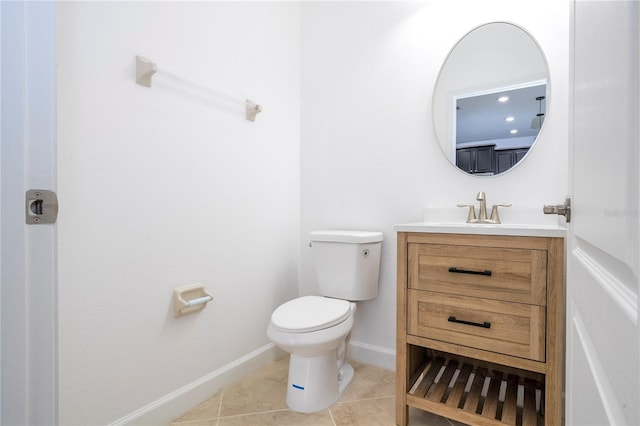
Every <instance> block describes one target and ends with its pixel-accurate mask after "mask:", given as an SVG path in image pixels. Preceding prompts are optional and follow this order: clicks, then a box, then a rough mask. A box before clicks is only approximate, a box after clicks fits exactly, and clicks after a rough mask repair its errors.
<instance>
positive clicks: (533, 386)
mask: <svg viewBox="0 0 640 426" xmlns="http://www.w3.org/2000/svg"><path fill="white" fill-rule="evenodd" d="M407 403H408V404H409V405H413V406H416V407H418V408H421V409H424V410H428V411H431V412H434V413H436V414H439V415H442V416H445V417H448V418H451V419H454V420H458V421H461V422H463V423H469V424H477V425H504V424H507V425H516V426H538V425H542V424H544V419H543V416H542V413H544V384H543V383H541V382H540V381H538V380H535V379H533V378H531V377H529V376H528V375H527V374H518V371H517V370H514V369H512V368H506V367H505V368H501V366H500V365H497V364H495V365H494V364H490V365H488V364H487V363H476V362H474V361H473V360H471V359H466V358H465V359H460V358H458V357H448V356H447V354H444V353H437V354H432V356H430V357H428V358H427V359H426V360H425V361H424V362H423V363H422V365H421V366H420V367H419V368H418V369H417V371H416V372H415V373H414V374H413V377H412V378H411V381H410V386H409V392H408V393H407Z"/></svg>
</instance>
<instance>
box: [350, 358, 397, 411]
mask: <svg viewBox="0 0 640 426" xmlns="http://www.w3.org/2000/svg"><path fill="white" fill-rule="evenodd" d="M349 363H350V364H351V365H352V366H353V368H354V370H355V376H354V378H353V381H352V382H351V384H350V385H349V387H348V388H347V390H346V391H345V393H344V394H343V395H342V397H340V401H339V402H346V401H356V400H359V399H370V398H379V397H382V396H392V395H395V393H396V392H395V391H396V378H395V373H394V372H393V371H389V370H384V369H382V368H378V367H373V366H370V365H366V364H361V363H358V362H352V361H349Z"/></svg>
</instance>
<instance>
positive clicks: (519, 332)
mask: <svg viewBox="0 0 640 426" xmlns="http://www.w3.org/2000/svg"><path fill="white" fill-rule="evenodd" d="M397 279H398V283H397V284H398V289H397V291H398V294H397V303H398V306H397V320H398V323H397V352H396V356H397V369H396V375H397V377H396V386H397V391H396V409H397V412H396V422H397V424H398V425H401V426H405V425H406V424H407V421H408V407H409V406H413V407H417V408H419V409H422V410H426V411H430V412H433V413H436V414H438V415H441V416H444V417H448V418H451V419H454V420H457V421H460V422H462V423H466V424H471V425H504V424H510V425H525V426H526V425H540V424H545V425H549V426H550V425H553V426H557V425H561V424H562V423H563V406H564V404H563V396H562V390H563V377H564V315H565V310H564V303H565V297H564V292H565V290H564V238H560V237H538V236H536V237H530V236H504V235H468V234H452V233H422V232H398V278H397Z"/></svg>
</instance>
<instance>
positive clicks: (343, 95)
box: [301, 0, 569, 352]
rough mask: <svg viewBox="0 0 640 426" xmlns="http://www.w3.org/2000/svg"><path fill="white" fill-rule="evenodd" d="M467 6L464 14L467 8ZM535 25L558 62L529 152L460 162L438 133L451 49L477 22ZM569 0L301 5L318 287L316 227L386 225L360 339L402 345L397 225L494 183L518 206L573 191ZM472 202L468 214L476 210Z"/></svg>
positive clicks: (305, 161) (305, 281)
mask: <svg viewBox="0 0 640 426" xmlns="http://www.w3.org/2000/svg"><path fill="white" fill-rule="evenodd" d="M463 10H464V13H461V11H463ZM491 21H509V22H513V23H516V24H518V25H520V26H522V27H524V28H526V29H527V30H528V31H529V32H530V33H531V34H532V35H533V37H535V38H536V39H537V41H538V43H539V44H540V46H541V48H542V49H543V51H544V53H545V55H546V58H547V61H548V63H549V69H550V76H551V82H550V85H551V87H550V91H551V96H550V99H549V104H548V117H547V120H546V122H545V126H544V128H543V130H542V132H541V134H540V136H539V139H538V143H537V144H536V145H535V146H534V148H533V149H532V151H531V153H530V154H529V156H528V157H527V159H526V161H525V162H524V163H523V164H521V165H520V166H518V167H516V168H515V169H513V170H512V171H510V172H509V173H506V174H504V175H501V176H497V177H485V178H480V177H472V176H469V175H466V174H463V173H462V172H460V171H458V170H457V169H454V167H452V166H451V164H449V162H448V161H447V160H446V159H445V156H444V155H443V153H442V152H441V150H440V146H439V144H438V143H437V140H436V138H435V133H434V129H433V125H432V120H431V96H432V92H433V87H434V84H435V81H436V79H437V75H438V71H439V69H440V65H441V64H442V62H443V61H444V59H445V58H446V56H447V54H448V52H449V49H450V48H451V47H453V46H454V45H455V43H456V42H457V41H458V40H459V39H460V38H461V37H462V36H464V35H465V34H466V33H467V32H468V31H469V30H471V29H472V28H474V27H476V26H478V25H480V24H483V23H486V22H491ZM568 38H569V3H565V2H562V1H542V2H540V1H518V2H513V1H495V0H492V1H483V2H477V1H472V0H469V1H454V2H450V1H431V2H349V3H344V2H316V3H303V6H302V46H303V53H302V157H301V158H302V160H301V161H302V206H301V208H302V243H301V247H302V266H301V267H302V280H301V292H302V293H303V294H305V293H312V292H314V291H315V282H314V278H313V275H312V269H311V262H310V253H309V250H308V249H306V239H307V238H308V237H307V236H308V232H309V231H311V230H313V229H321V228H343V229H348V228H353V229H371V230H380V231H383V232H384V237H385V242H384V243H383V257H382V271H381V278H380V289H379V294H378V297H377V298H376V299H374V300H371V301H367V302H362V303H360V305H359V309H358V313H357V317H356V323H355V326H354V332H353V339H354V340H355V341H356V342H360V343H362V344H364V345H369V347H373V348H372V349H373V351H374V352H375V351H376V350H379V351H382V352H384V350H387V351H388V350H395V312H396V309H395V308H396V305H395V302H396V300H395V299H396V298H395V295H396V289H395V282H396V280H395V273H396V260H395V257H396V236H395V232H394V229H393V225H394V224H397V223H404V222H416V221H421V220H422V210H423V208H424V207H425V206H426V205H431V206H455V204H456V203H459V202H472V201H474V199H475V195H476V193H477V192H478V191H480V190H483V191H486V193H487V197H488V201H489V203H492V202H510V203H513V206H514V208H517V207H535V208H540V210H542V205H543V204H545V203H557V202H561V201H562V199H563V198H564V196H565V195H566V193H567V171H566V166H567V157H568V156H567V133H568V115H567V114H568V111H567V109H568V71H569V51H568V49H569V43H568ZM465 214H466V213H465V212H464V211H462V210H461V212H460V215H461V216H460V218H459V219H461V220H463V219H464V217H465Z"/></svg>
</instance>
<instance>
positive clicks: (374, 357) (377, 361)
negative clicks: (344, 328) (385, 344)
mask: <svg viewBox="0 0 640 426" xmlns="http://www.w3.org/2000/svg"><path fill="white" fill-rule="evenodd" d="M347 356H348V357H349V358H350V359H352V360H354V361H358V362H361V363H363V364H367V365H373V366H374V367H380V368H384V369H385V370H391V371H395V370H396V351H394V350H391V349H387V348H382V347H380V346H373V345H369V344H367V343H362V342H356V341H353V340H352V341H351V342H349V353H348V354H347Z"/></svg>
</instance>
